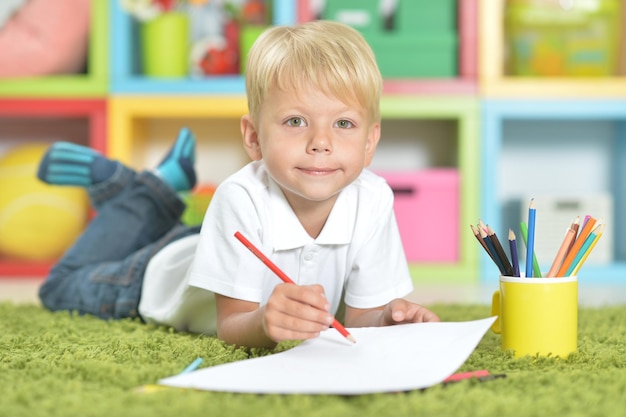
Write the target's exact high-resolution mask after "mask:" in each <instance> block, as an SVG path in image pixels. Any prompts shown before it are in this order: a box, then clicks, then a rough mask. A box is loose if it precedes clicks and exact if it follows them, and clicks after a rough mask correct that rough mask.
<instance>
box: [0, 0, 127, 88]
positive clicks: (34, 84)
mask: <svg viewBox="0 0 626 417" xmlns="http://www.w3.org/2000/svg"><path fill="white" fill-rule="evenodd" d="M112 3H117V2H112ZM109 31H110V27H109V5H108V0H91V31H90V37H89V51H88V58H87V59H88V63H87V65H88V71H87V73H86V74H76V75H54V76H49V77H37V78H32V77H28V78H19V79H3V80H0V97H37V98H41V97H48V98H54V97H68V98H73V97H75V98H99V97H104V96H106V95H107V94H108V89H109V84H108V81H109V80H108V74H109V68H108V55H109V51H108V49H109Z"/></svg>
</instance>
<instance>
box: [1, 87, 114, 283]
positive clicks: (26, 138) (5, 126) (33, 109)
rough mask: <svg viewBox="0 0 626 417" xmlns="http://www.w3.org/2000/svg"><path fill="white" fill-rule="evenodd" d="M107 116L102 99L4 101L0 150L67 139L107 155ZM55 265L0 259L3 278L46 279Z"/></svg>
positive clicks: (24, 99)
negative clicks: (41, 277)
mask: <svg viewBox="0 0 626 417" xmlns="http://www.w3.org/2000/svg"><path fill="white" fill-rule="evenodd" d="M106 113H107V104H106V100H101V99H89V100H83V99H80V100H79V99H26V98H23V99H11V100H9V99H0V127H1V128H0V131H1V132H2V134H1V137H0V148H2V149H4V148H6V147H7V146H8V145H11V144H13V143H23V142H34V141H38V142H41V141H50V142H51V143H52V141H56V140H66V141H72V142H75V143H80V144H83V145H87V146H90V147H91V148H94V149H96V150H98V151H99V152H102V153H105V152H106ZM0 150H1V149H0ZM51 265H52V262H34V261H18V260H9V259H6V258H2V257H0V278H2V277H3V276H5V277H6V276H10V277H39V276H44V275H46V274H47V272H48V270H49V268H50V267H51Z"/></svg>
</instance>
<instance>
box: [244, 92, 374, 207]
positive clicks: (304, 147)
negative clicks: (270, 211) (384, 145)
mask: <svg viewBox="0 0 626 417" xmlns="http://www.w3.org/2000/svg"><path fill="white" fill-rule="evenodd" d="M242 133H243V136H244V142H245V146H246V150H247V152H248V155H249V156H250V157H251V158H252V159H253V160H260V159H263V160H264V162H265V164H266V166H267V169H268V171H269V173H270V175H271V176H272V178H273V179H274V181H276V183H277V184H278V185H279V186H280V187H281V189H282V190H283V192H284V193H285V196H286V197H287V200H288V201H289V203H290V204H291V206H292V207H293V208H294V209H296V207H301V208H306V207H310V206H311V204H314V203H329V202H330V203H333V202H334V201H335V199H336V197H337V195H338V193H339V192H340V191H341V190H342V189H343V188H344V187H346V186H347V185H349V184H350V183H351V182H353V181H354V180H355V179H356V178H357V177H358V176H359V175H360V173H361V171H362V170H363V168H364V167H366V166H368V165H369V164H370V162H371V160H372V157H373V156H374V151H375V149H376V145H377V144H378V140H379V138H380V123H378V121H374V120H372V119H371V117H370V115H369V113H368V112H367V111H366V109H364V108H361V107H360V106H357V105H356V104H350V105H349V104H346V103H344V102H342V101H341V100H339V99H337V98H335V97H329V96H327V95H325V94H323V93H322V92H320V91H318V90H314V89H311V88H308V89H305V90H303V91H301V92H300V93H299V94H298V95H295V94H293V93H288V92H285V91H281V90H280V89H273V90H272V92H271V93H270V94H268V95H267V97H266V99H265V101H264V102H263V103H262V107H261V111H260V112H259V117H258V120H254V121H253V120H252V119H251V118H250V116H244V118H243V119H242Z"/></svg>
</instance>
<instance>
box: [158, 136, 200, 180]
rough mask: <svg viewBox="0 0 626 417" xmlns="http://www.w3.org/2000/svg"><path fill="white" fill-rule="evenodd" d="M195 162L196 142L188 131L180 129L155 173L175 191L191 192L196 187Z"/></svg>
mask: <svg viewBox="0 0 626 417" xmlns="http://www.w3.org/2000/svg"><path fill="white" fill-rule="evenodd" d="M195 161H196V140H195V138H194V136H193V134H192V133H191V131H190V130H189V129H187V128H182V129H181V130H180V132H179V134H178V138H177V139H176V142H175V143H174V145H173V146H172V148H171V149H170V151H169V152H168V154H167V155H165V158H163V160H162V161H161V163H160V164H159V166H158V167H157V168H156V172H157V174H158V175H159V177H161V178H162V179H163V181H165V182H166V183H167V184H169V185H170V186H171V187H172V188H174V189H175V190H176V191H187V190H191V189H192V188H193V187H194V186H195V185H196V172H195V169H194V163H195Z"/></svg>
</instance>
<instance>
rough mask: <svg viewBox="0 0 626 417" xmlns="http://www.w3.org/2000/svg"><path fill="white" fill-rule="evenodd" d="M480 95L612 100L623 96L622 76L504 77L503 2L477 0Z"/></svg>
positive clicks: (625, 79)
mask: <svg viewBox="0 0 626 417" xmlns="http://www.w3.org/2000/svg"><path fill="white" fill-rule="evenodd" d="M479 2H480V3H479V6H480V22H481V24H480V31H479V39H480V44H479V46H478V47H479V48H480V51H481V53H480V60H479V74H480V77H479V78H480V79H479V85H480V93H481V94H482V95H484V96H486V97H488V98H510V97H519V98H539V97H544V98H547V97H560V98H566V97H567V98H615V97H625V96H626V77H623V76H614V77H605V78H602V77H595V78H594V77H580V78H567V77H546V78H540V77H514V76H509V75H507V74H505V71H504V62H505V59H504V56H505V34H504V30H503V16H504V7H505V2H503V1H492V0H479Z"/></svg>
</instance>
